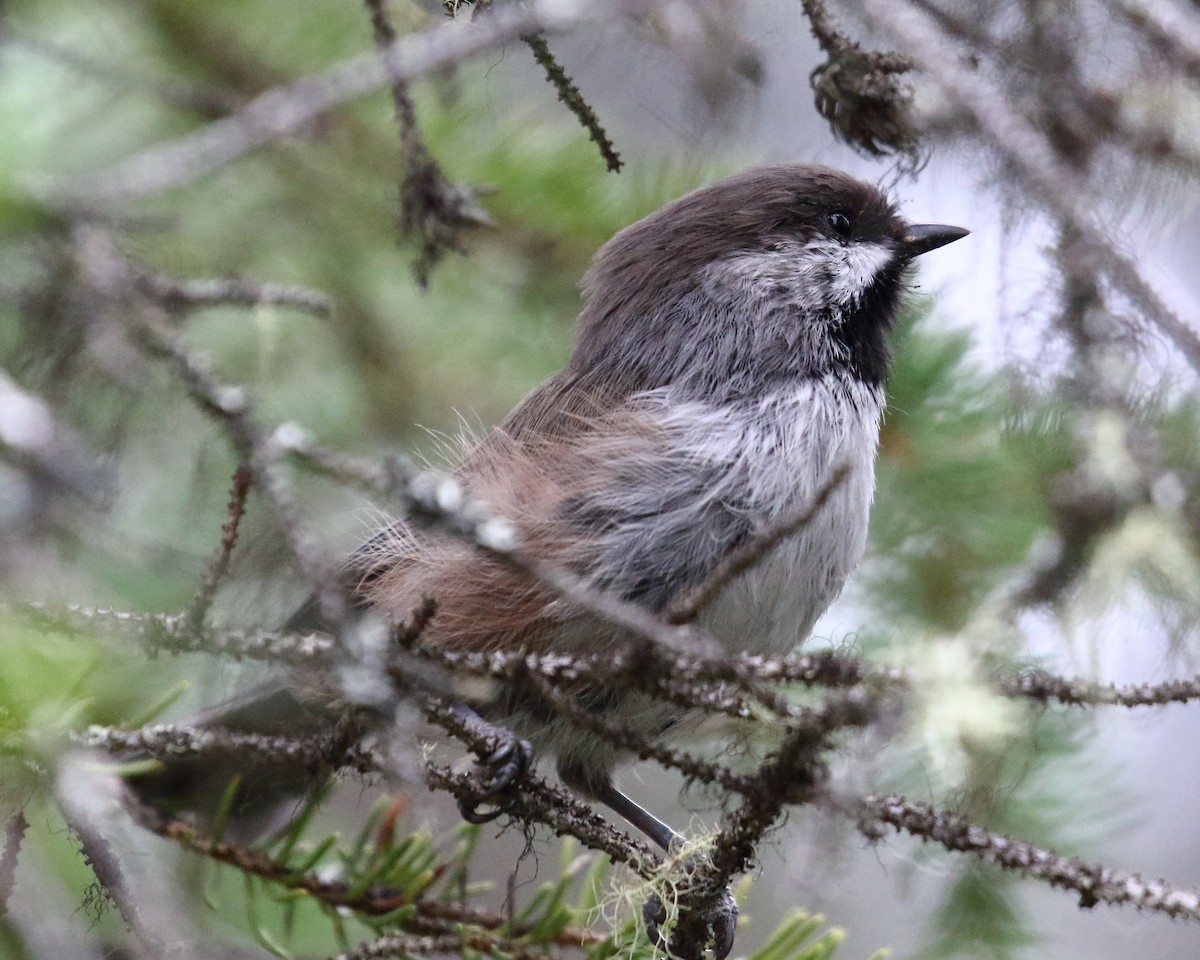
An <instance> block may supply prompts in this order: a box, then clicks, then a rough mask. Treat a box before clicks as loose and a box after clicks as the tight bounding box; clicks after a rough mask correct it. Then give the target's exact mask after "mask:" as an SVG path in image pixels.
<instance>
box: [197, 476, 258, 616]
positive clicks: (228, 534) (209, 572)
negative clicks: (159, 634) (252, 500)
mask: <svg viewBox="0 0 1200 960" xmlns="http://www.w3.org/2000/svg"><path fill="white" fill-rule="evenodd" d="M253 480H254V474H253V473H251V472H250V467H249V466H248V465H247V464H246V463H245V462H242V463H239V464H238V465H237V467H236V468H235V469H234V471H233V483H232V486H231V488H230V491H229V504H228V506H227V507H226V511H225V522H224V523H223V524H222V525H221V543H220V545H219V546H218V547H217V552H216V553H215V554H213V558H212V560H210V561H209V564H208V569H206V570H205V571H204V577H203V579H202V580H201V581H200V589H199V590H198V591H196V597H195V599H194V600H193V601H192V603H191V605H190V606H189V607H188V612H187V616H188V618H189V619H190V620H191V621H192V623H194V624H195V625H196V626H199V625H200V624H202V623H204V618H205V616H207V614H208V608H209V607H210V606H211V605H212V601H213V597H215V596H216V593H217V589H218V588H219V587H220V586H221V582H222V581H223V580H224V579H225V576H226V574H228V572H229V562H230V560H231V559H232V557H233V548H234V547H235V546H236V545H237V537H238V525H239V524H240V523H241V521H242V515H243V514H244V513H245V512H246V497H248V496H249V495H250V484H251V483H252V482H253Z"/></svg>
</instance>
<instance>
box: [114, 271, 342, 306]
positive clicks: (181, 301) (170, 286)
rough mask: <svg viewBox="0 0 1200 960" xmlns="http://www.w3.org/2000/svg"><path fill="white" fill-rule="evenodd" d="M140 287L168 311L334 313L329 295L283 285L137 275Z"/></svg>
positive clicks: (234, 280) (158, 274)
mask: <svg viewBox="0 0 1200 960" xmlns="http://www.w3.org/2000/svg"><path fill="white" fill-rule="evenodd" d="M136 280H137V285H138V287H139V288H140V289H141V290H142V292H143V293H145V294H146V296H148V297H150V298H151V299H153V300H157V301H158V302H159V303H160V304H162V305H163V306H164V307H166V308H167V309H169V310H177V309H181V308H192V307H220V306H243V307H268V306H270V307H295V308H296V309H297V310H306V311H308V312H309V313H313V314H316V315H317V316H318V317H328V316H330V315H331V314H332V313H333V301H332V300H331V299H330V297H329V294H327V293H323V292H322V291H320V290H311V289H309V288H308V287H296V286H289V285H287V284H282V283H255V282H253V281H250V280H240V279H232V278H226V279H200V280H197V279H181V278H177V277H168V276H166V275H165V274H161V273H150V272H141V271H139V272H138V273H137V277H136Z"/></svg>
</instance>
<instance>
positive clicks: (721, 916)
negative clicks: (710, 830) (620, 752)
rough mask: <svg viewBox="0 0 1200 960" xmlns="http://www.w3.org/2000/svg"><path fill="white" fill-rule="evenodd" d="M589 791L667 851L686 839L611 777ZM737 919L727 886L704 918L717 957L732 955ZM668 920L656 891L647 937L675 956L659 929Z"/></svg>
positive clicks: (646, 906)
mask: <svg viewBox="0 0 1200 960" xmlns="http://www.w3.org/2000/svg"><path fill="white" fill-rule="evenodd" d="M589 792H591V793H592V795H593V796H594V797H595V798H596V799H597V800H599V801H600V802H601V803H602V804H604V805H605V806H606V807H608V808H609V809H610V810H612V811H613V812H614V813H617V814H619V815H620V816H621V817H623V818H624V819H625V820H626V821H628V822H629V823H630V824H631V825H632V826H634V827H637V829H639V830H640V831H642V833H644V834H645V835H646V836H647V837H649V838H650V840H652V841H653V842H654V843H656V844H657V845H658V846H660V847H662V849H663V850H664V851H666V852H667V853H671V852H672V851H677V850H678V849H679V846H680V844H681V843H682V841H683V838H682V837H681V836H680V835H679V834H677V833H676V832H675V831H674V830H672V829H671V828H670V827H668V826H667V825H666V824H665V823H663V822H662V821H661V820H659V819H658V817H656V816H654V814H652V813H650V811H648V810H646V809H644V808H643V807H641V806H639V805H638V804H637V803H635V802H634V801H633V800H631V799H630V798H629V797H627V796H625V794H623V793H622V792H621V791H620V790H618V789H617V788H616V787H615V786H614V785H613V782H612V779H611V778H606V779H605V781H604V782H603V783H602V784H599V785H594V786H593V787H592V789H591V790H590V791H589ZM685 869H687V870H689V872H690V870H691V869H692V868H691V867H690V866H688V867H686V868H685ZM737 919H738V906H737V901H736V900H734V899H733V893H732V892H731V891H730V890H729V888H728V887H726V888H725V890H724V892H723V893H722V895H721V899H720V900H719V901H718V902H717V903H716V904H714V906H713V907H712V909H711V910H710V911H709V912H708V913H707V915H706V916H705V917H704V924H705V927H706V934H707V936H708V938H709V939H710V940H711V942H712V949H713V956H714V958H715V960H725V957H727V956H728V955H729V951H730V950H732V949H733V936H734V933H735V931H736V930H737ZM666 920H667V910H666V907H664V906H663V902H662V899H661V898H660V897H659V896H658V895H657V894H652V895H651V896H650V898H649V899H648V900H646V902H645V903H643V904H642V921H643V922H644V923H645V925H646V936H648V937H649V938H650V940H651V942H652V943H654V944H655V945H656V946H658V947H660V948H661V949H663V950H665V951H667V952H668V953H672V955H674V953H673V951H672V950H671V944H669V943H668V942H667V941H666V939H665V938H664V937H663V935H662V933H661V932H660V931H659V928H660V927H661V925H662V924H664V923H665V922H666Z"/></svg>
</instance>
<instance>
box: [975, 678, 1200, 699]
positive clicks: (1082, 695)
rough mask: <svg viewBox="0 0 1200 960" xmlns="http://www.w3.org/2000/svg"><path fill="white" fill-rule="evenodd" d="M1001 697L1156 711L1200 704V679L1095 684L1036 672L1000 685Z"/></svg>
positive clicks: (1007, 679) (1007, 680) (1000, 680)
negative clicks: (1164, 707)
mask: <svg viewBox="0 0 1200 960" xmlns="http://www.w3.org/2000/svg"><path fill="white" fill-rule="evenodd" d="M996 684H997V686H998V688H999V690H1000V692H1001V693H1003V694H1004V695H1005V696H1009V697H1024V698H1028V699H1030V700H1037V701H1040V702H1042V703H1052V702H1053V703H1063V704H1067V705H1068V706H1073V707H1098V706H1114V707H1152V706H1162V705H1164V704H1167V703H1191V702H1194V701H1196V700H1200V676H1195V677H1189V678H1188V679H1186V680H1166V681H1163V682H1162V683H1137V684H1128V685H1124V686H1118V685H1117V684H1115V683H1091V682H1088V681H1084V680H1072V679H1069V678H1067V677H1058V676H1055V675H1054V674H1052V673H1046V672H1045V671H1042V670H1033V671H1030V672H1028V673H1022V674H1020V675H1018V676H1015V677H1001V678H999V679H998V680H997V681H996Z"/></svg>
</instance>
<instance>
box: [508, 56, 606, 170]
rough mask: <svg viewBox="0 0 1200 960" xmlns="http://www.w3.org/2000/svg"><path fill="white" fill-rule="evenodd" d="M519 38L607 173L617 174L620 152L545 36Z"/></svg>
mask: <svg viewBox="0 0 1200 960" xmlns="http://www.w3.org/2000/svg"><path fill="white" fill-rule="evenodd" d="M521 40H522V41H524V43H525V44H526V45H527V46H528V47H529V49H530V50H532V51H533V59H534V60H536V61H537V63H538V65H539V66H540V67H541V68H542V69H543V70H544V71H545V72H546V79H547V80H549V81H550V85H551V86H552V87H554V89H555V90H556V91H557V92H558V99H559V100H560V101H562V103H563V104H565V105H566V107H567V109H568V110H570V111H571V112H572V113H573V114H575V117H576V119H577V120H578V121H579V122H580V123H581V124H582V125H583V129H585V130H586V131H587V133H588V136H589V137H590V138H591V140H592V142H593V143H594V144H595V145H596V146H597V147H598V148H599V150H600V156H601V157H603V158H604V165H605V166H606V167H608V169H609V172H610V173H620V172H621V167H623V166H624V163H623V162H622V160H621V155H620V154H619V153H617V150H616V147H614V146H613V143H612V141H611V140H610V139H609V138H608V134H607V133H606V132H605V130H604V127H603V126H601V125H600V118H599V117H597V116H596V111H595V110H593V109H592V105H591V104H590V103H588V102H587V101H586V100H585V99H584V98H583V94H581V93H580V92H579V88H578V87H577V86H575V84H574V83H573V82H572V81H571V78H570V77H568V76H567V72H566V71H565V70H564V69H563V68H562V64H560V63H559V62H558V60H556V59H555V57H554V54H553V53H551V52H550V45H549V44H548V43H546V38H545V37H544V36H542V35H541V34H540V33H529V34H526V35H525V36H523V37H521Z"/></svg>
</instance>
